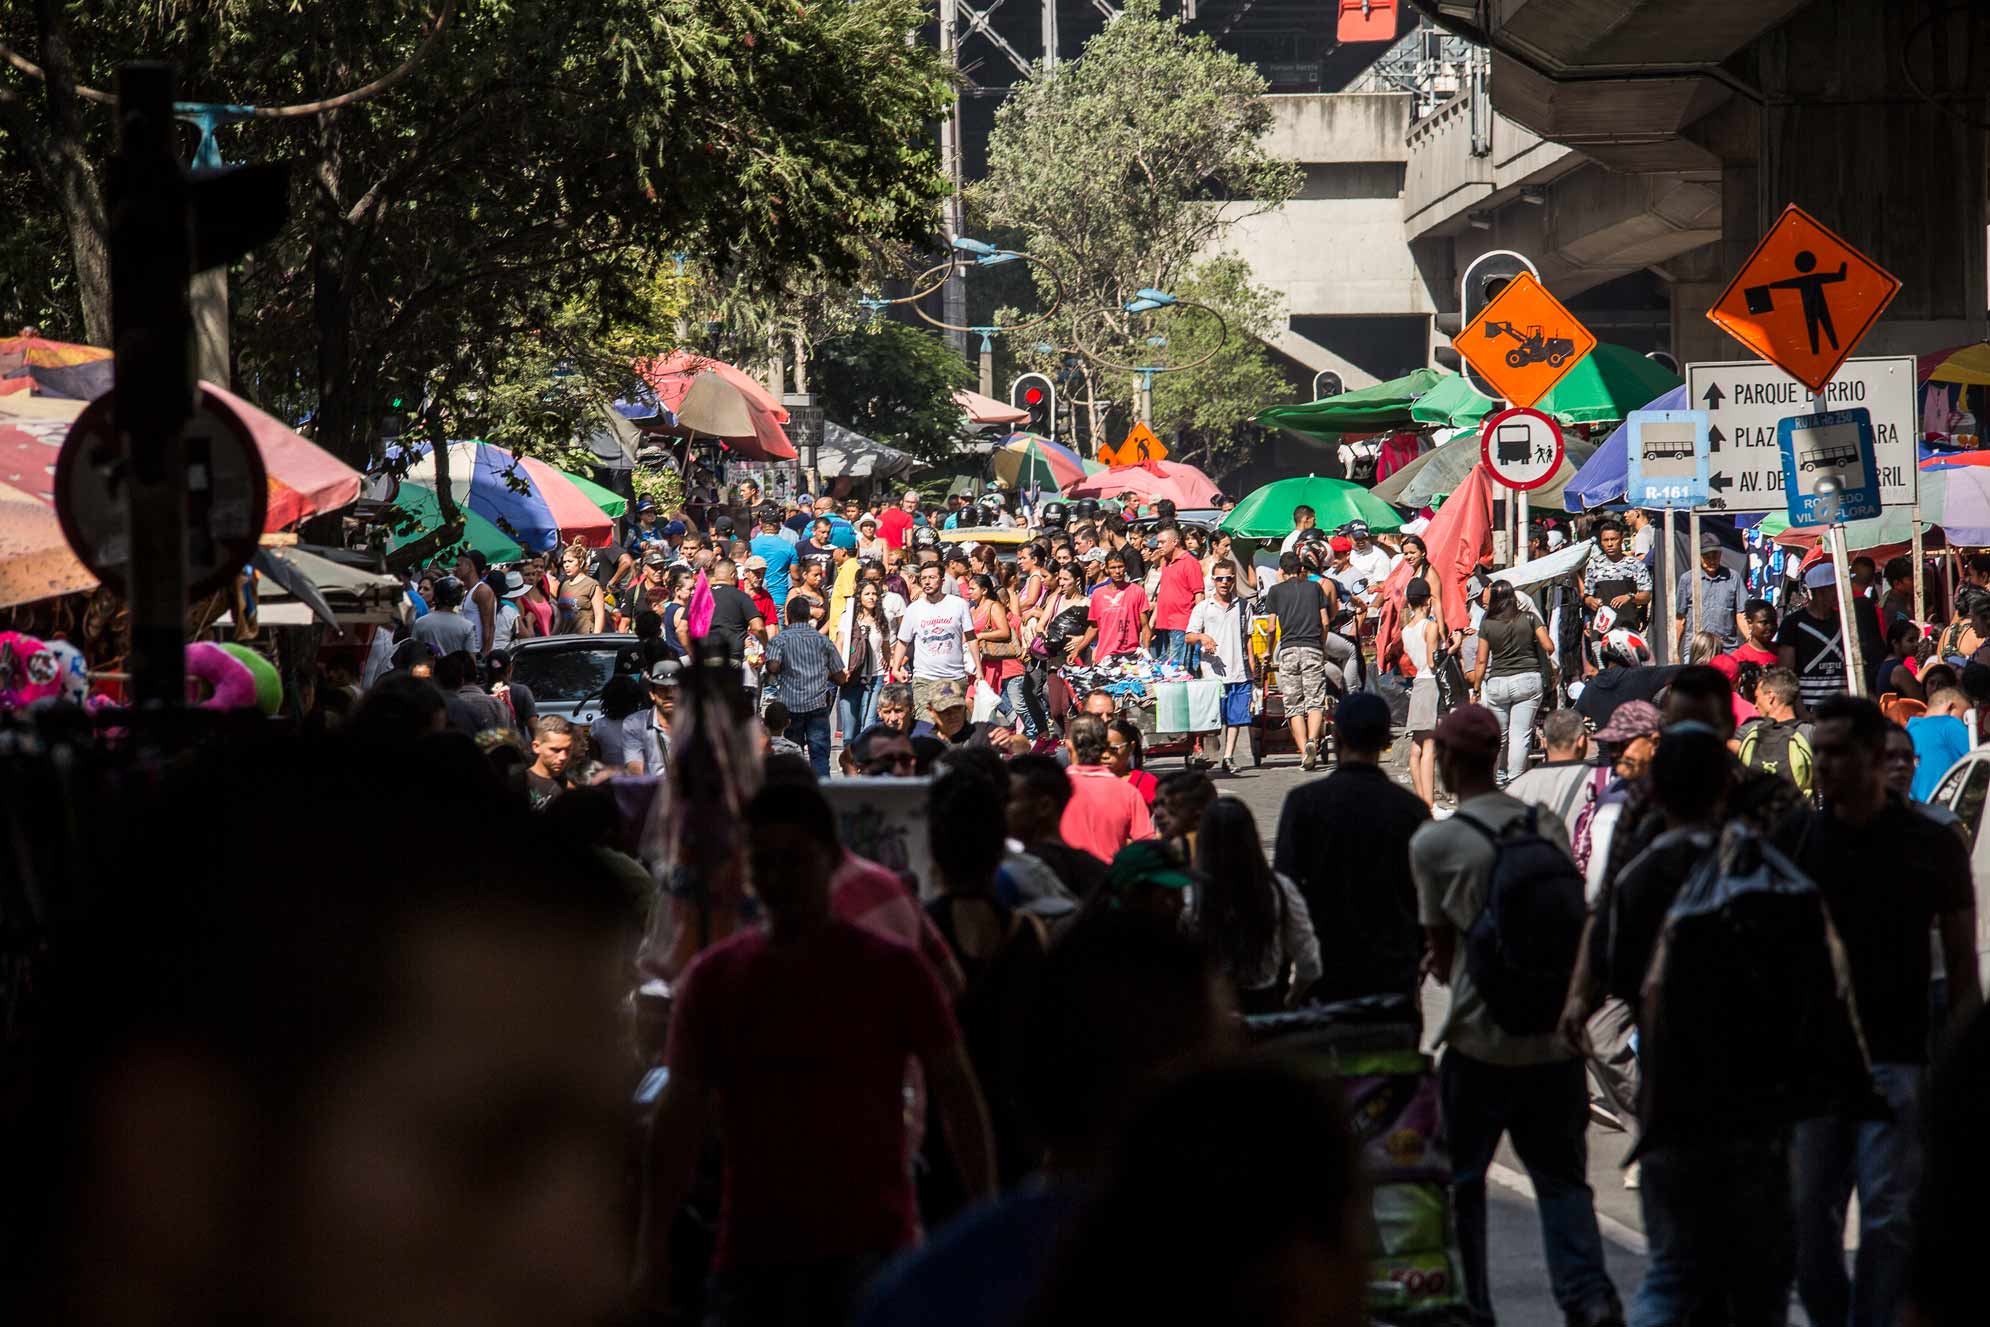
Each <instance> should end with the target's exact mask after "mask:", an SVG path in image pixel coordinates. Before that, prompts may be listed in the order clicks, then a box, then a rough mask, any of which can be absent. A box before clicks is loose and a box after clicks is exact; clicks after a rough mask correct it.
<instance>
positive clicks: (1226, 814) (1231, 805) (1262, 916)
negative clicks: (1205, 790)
mask: <svg viewBox="0 0 1990 1327" xmlns="http://www.w3.org/2000/svg"><path fill="white" fill-rule="evenodd" d="M1194 865H1195V868H1196V871H1197V872H1198V873H1199V874H1200V877H1201V878H1200V879H1199V880H1197V882H1196V891H1195V915H1194V926H1195V929H1196V931H1197V932H1199V933H1200V934H1201V936H1202V938H1203V941H1204V942H1205V943H1206V944H1208V945H1209V947H1210V950H1211V952H1212V953H1214V954H1215V956H1216V960H1217V963H1218V965H1219V966H1220V967H1221V968H1222V969H1223V971H1224V973H1225V974H1226V975H1228V976H1229V978H1230V980H1231V981H1232V982H1234V983H1235V984H1236V987H1237V992H1238V995H1239V996H1240V998H1241V1001H1242V1004H1243V1008H1244V1012H1245V1013H1246V1014H1269V1013H1276V1012H1277V1011H1278V1009H1279V1007H1280V1005H1281V1004H1283V1005H1284V1006H1285V1007H1286V1008H1290V1007H1292V1006H1294V1005H1296V1004H1298V1003H1299V1002H1300V1000H1302V999H1303V998H1305V994H1306V992H1307V990H1309V989H1310V988H1311V987H1312V985H1313V983H1314V982H1315V981H1318V980H1319V978H1320V973H1321V970H1322V969H1321V965H1320V941H1319V939H1318V937H1317V936H1315V935H1314V933H1313V918H1312V916H1311V914H1309V913H1308V912H1307V911H1306V900H1305V899H1304V898H1302V897H1301V896H1300V893H1299V889H1298V887H1297V886H1296V885H1294V884H1293V883H1292V882H1291V881H1290V880H1288V879H1286V878H1285V877H1284V876H1282V875H1280V874H1278V872H1276V871H1274V870H1272V869H1271V863H1270V862H1267V861H1266V860H1265V856H1264V841H1263V840H1262V839H1261V838H1260V837H1259V836H1258V822H1257V818H1256V817H1255V816H1253V815H1252V814H1251V808H1250V807H1248V806H1246V805H1244V803H1243V802H1241V801H1239V800H1238V799H1237V798H1235V797H1219V798H1217V799H1216V800H1215V801H1214V802H1211V803H1210V804H1209V807H1208V809H1206V810H1205V811H1203V813H1202V823H1201V825H1200V826H1199V827H1198V829H1197V831H1196V836H1195V863H1194Z"/></svg>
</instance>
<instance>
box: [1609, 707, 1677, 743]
mask: <svg viewBox="0 0 1990 1327" xmlns="http://www.w3.org/2000/svg"><path fill="white" fill-rule="evenodd" d="M1661 726H1662V723H1661V720H1660V715H1659V713H1658V706H1656V705H1654V704H1652V703H1651V702H1650V701H1648V700H1627V701H1625V702H1624V703H1623V704H1621V705H1619V706H1618V707H1617V708H1616V709H1614V710H1612V711H1611V712H1610V722H1608V723H1606V724H1604V725H1603V727H1602V728H1600V729H1598V730H1597V733H1596V740H1597V741H1599V742H1630V741H1635V740H1636V739H1638V738H1640V737H1650V736H1652V735H1653V734H1654V733H1656V732H1657V731H1658V730H1659V728H1660V727H1661Z"/></svg>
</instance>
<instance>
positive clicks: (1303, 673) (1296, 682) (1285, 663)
mask: <svg viewBox="0 0 1990 1327" xmlns="http://www.w3.org/2000/svg"><path fill="white" fill-rule="evenodd" d="M1277 662H1278V691H1279V694H1280V695H1281V696H1283V697H1284V698H1285V712H1286V713H1287V714H1305V713H1308V712H1310V711H1313V710H1324V709H1325V708H1326V707H1327V659H1326V654H1325V652H1323V651H1322V650H1321V649H1320V647H1319V646H1317V645H1287V646H1282V647H1280V649H1279V651H1278V660H1277Z"/></svg>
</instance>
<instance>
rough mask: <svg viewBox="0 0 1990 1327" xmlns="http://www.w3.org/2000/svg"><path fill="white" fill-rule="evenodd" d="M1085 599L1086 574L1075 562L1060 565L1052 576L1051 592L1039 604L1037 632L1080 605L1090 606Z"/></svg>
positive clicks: (1088, 601)
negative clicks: (1063, 613) (1060, 615)
mask: <svg viewBox="0 0 1990 1327" xmlns="http://www.w3.org/2000/svg"><path fill="white" fill-rule="evenodd" d="M1090 602H1091V601H1090V600H1089V599H1087V598H1086V597H1085V574H1084V573H1083V572H1082V571H1080V570H1079V569H1078V564H1077V563H1075V562H1064V563H1059V564H1058V566H1057V569H1056V571H1055V572H1053V573H1052V574H1051V578H1050V590H1049V592H1048V593H1046V594H1045V595H1044V597H1043V599H1042V600H1041V602H1039V603H1038V604H1037V610H1036V620H1037V630H1038V631H1042V630H1043V629H1044V628H1045V627H1047V626H1049V625H1050V623H1051V622H1053V621H1055V620H1056V618H1057V615H1058V614H1059V613H1061V612H1063V611H1064V610H1065V609H1067V608H1071V607H1075V606H1076V605H1078V604H1090Z"/></svg>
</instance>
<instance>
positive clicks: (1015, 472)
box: [993, 433, 1089, 493]
mask: <svg viewBox="0 0 1990 1327" xmlns="http://www.w3.org/2000/svg"><path fill="white" fill-rule="evenodd" d="M993 462H994V466H995V477H996V478H997V479H999V480H1001V481H1002V482H1003V483H1004V484H1006V485H1008V486H1009V488H1010V489H1011V490H1012V491H1014V492H1018V493H1020V492H1023V491H1025V490H1029V489H1035V490H1037V491H1039V492H1043V491H1047V490H1051V489H1055V490H1056V491H1057V492H1059V493H1062V492H1063V491H1064V490H1065V488H1066V487H1067V486H1069V485H1072V484H1076V483H1077V482H1079V481H1080V480H1082V479H1083V478H1084V477H1085V476H1086V474H1087V473H1089V472H1088V470H1087V468H1086V466H1085V463H1084V462H1083V461H1082V460H1080V459H1079V457H1078V454H1077V453H1076V452H1074V451H1072V450H1071V449H1070V448H1068V447H1060V446H1058V445H1057V444H1056V443H1054V442H1052V441H1051V440H1050V439H1048V438H1039V437H1038V436H1037V435H1036V434H1034V433H1012V434H1010V435H1009V436H1008V437H1007V438H1004V439H1003V440H1002V441H1001V442H1000V443H999V444H997V445H996V448H995V452H994V456H993Z"/></svg>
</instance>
